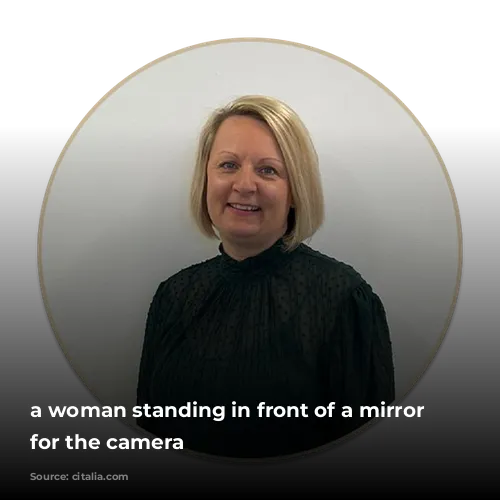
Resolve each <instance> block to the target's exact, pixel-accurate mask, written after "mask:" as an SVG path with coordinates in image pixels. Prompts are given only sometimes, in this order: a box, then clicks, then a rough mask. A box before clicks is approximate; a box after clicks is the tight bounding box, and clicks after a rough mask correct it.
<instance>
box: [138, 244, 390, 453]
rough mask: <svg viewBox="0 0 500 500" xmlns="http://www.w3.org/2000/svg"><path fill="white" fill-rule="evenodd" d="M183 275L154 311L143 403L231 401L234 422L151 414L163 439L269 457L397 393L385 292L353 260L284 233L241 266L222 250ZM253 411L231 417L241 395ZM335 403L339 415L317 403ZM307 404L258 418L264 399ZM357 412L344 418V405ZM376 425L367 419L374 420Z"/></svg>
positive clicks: (167, 285) (334, 434) (317, 438)
mask: <svg viewBox="0 0 500 500" xmlns="http://www.w3.org/2000/svg"><path fill="white" fill-rule="evenodd" d="M219 250H220V255H218V256H217V257H215V258H213V259H210V260H208V261H205V262H203V263H200V264H196V265H193V266H191V267H189V268H187V269H184V270H182V271H180V272H179V273H177V274H175V275H174V276H172V277H171V278H169V279H168V280H166V281H164V282H163V283H162V284H161V285H160V286H159V287H158V290H157V292H156V294H155V296H154V298H153V301H152V303H151V306H150V310H149V314H148V319H147V325H146V333H145V338H144V346H143V354H142V360H141V367H140V374H139V384H138V392H137V403H138V404H139V405H144V404H149V405H151V406H162V407H164V406H177V407H179V406H182V405H185V404H186V402H194V401H196V402H197V404H198V406H201V405H207V406H211V407H213V406H218V405H223V406H225V408H226V417H225V419H224V420H223V421H220V422H217V421H214V419H213V418H212V419H211V418H207V417H204V418H189V419H188V418H182V417H177V418H172V417H168V418H158V419H154V418H142V419H138V424H139V425H140V426H141V427H143V428H144V429H146V430H148V431H149V432H151V433H152V434H155V435H156V436H159V437H172V438H175V437H180V438H182V439H183V440H184V446H185V448H187V449H190V450H193V451H199V452H204V453H209V454H213V455H219V456H230V457H241V458H245V457H248V458H251V457H269V456H282V455H286V454H291V453H297V452H301V451H305V450H309V449H312V448H315V447H317V446H320V445H323V444H326V443H328V442H331V441H333V440H335V439H336V438H338V437H341V436H343V435H345V434H347V433H349V432H351V431H352V430H354V429H355V428H357V427H359V426H360V425H362V424H363V423H364V422H363V421H361V419H360V418H359V407H360V406H361V405H376V406H380V403H381V401H384V402H385V403H386V404H389V403H391V402H392V401H393V399H394V372H393V360H392V350H391V342H390V335H389V329H388V326H387V322H386V316H385V311H384V308H383V305H382V303H381V301H380V299H379V297H378V296H377V295H376V294H375V293H374V292H373V291H372V289H371V287H370V286H369V285H368V284H367V283H366V282H365V281H364V280H363V279H362V277H361V276H360V275H359V274H358V273H357V272H356V271H355V270H354V269H353V268H352V267H350V266H348V265H346V264H344V263H341V262H339V261H337V260H335V259H333V258H331V257H328V256H325V255H323V254H321V253H320V252H317V251H315V250H313V249H311V248H310V247H308V246H306V245H304V244H302V245H300V246H299V247H297V248H296V249H295V250H293V251H291V252H286V251H285V250H284V247H283V244H282V241H281V240H279V241H278V242H276V243H275V244H274V245H273V246H272V247H271V248H269V249H268V250H266V251H264V252H262V253H261V254H259V255H257V256H255V257H251V258H247V259H245V260H243V261H236V260H234V259H232V258H231V257H230V256H229V255H227V254H226V253H224V250H223V247H222V245H221V246H220V247H219ZM233 401H235V402H236V403H237V404H238V405H246V406H248V407H249V408H250V411H251V416H250V418H247V417H242V418H230V413H229V412H230V411H231V407H232V402H233ZM331 401H334V402H335V405H336V410H335V411H334V414H333V416H332V417H331V418H329V417H324V418H315V417H314V415H313V409H314V408H315V407H317V406H319V405H323V406H327V405H328V403H329V402H331ZM260 402H265V403H266V405H270V406H285V407H286V406H289V405H294V406H300V405H301V404H305V405H307V406H308V408H309V411H308V415H309V417H308V418H303V417H299V418H287V417H281V418H278V417H272V418H258V417H257V405H258V404H259V403H260ZM344 405H348V406H351V407H352V408H353V418H342V417H341V407H342V406H344ZM365 421H366V420H365Z"/></svg>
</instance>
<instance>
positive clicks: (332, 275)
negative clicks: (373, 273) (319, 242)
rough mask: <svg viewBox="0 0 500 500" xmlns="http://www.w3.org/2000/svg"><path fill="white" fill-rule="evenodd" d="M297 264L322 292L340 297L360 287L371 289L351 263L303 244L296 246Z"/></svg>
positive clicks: (346, 295)
mask: <svg viewBox="0 0 500 500" xmlns="http://www.w3.org/2000/svg"><path fill="white" fill-rule="evenodd" d="M297 254H298V255H297V257H298V258H297V266H298V267H299V268H301V273H303V274H304V275H305V276H307V278H308V280H311V281H313V282H315V283H316V284H317V285H318V289H319V290H322V291H323V293H326V294H327V295H331V293H334V294H335V295H336V296H337V298H339V299H342V298H345V297H348V296H349V295H352V293H353V292H355V291H356V290H357V289H359V288H360V287H362V288H366V289H368V290H371V287H370V285H368V283H367V282H366V281H365V280H364V278H363V277H362V276H361V274H360V273H359V272H358V271H357V270H356V269H354V267H352V266H351V265H349V264H347V263H345V262H342V261H340V260H338V259H336V258H334V257H331V256H329V255H326V254H324V253H322V252H320V251H318V250H315V249H313V248H311V247H309V246H307V245H305V244H302V245H300V246H299V247H298V248H297Z"/></svg>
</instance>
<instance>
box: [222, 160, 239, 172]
mask: <svg viewBox="0 0 500 500" xmlns="http://www.w3.org/2000/svg"><path fill="white" fill-rule="evenodd" d="M219 167H220V168H222V169H224V170H233V169H235V168H236V164H235V163H233V162H231V161H225V162H223V163H221V164H220V165H219Z"/></svg>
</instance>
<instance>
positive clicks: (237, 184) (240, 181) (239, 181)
mask: <svg viewBox="0 0 500 500" xmlns="http://www.w3.org/2000/svg"><path fill="white" fill-rule="evenodd" d="M234 189H235V190H236V191H240V192H254V191H255V190H256V189H257V185H256V183H255V172H254V171H253V167H252V166H250V165H248V166H242V167H240V169H239V170H238V172H237V174H236V178H235V181H234Z"/></svg>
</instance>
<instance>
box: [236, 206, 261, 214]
mask: <svg viewBox="0 0 500 500" xmlns="http://www.w3.org/2000/svg"><path fill="white" fill-rule="evenodd" d="M228 205H229V206H230V207H231V208H232V209H233V210H235V211H237V212H240V213H242V212H244V213H248V214H250V213H255V212H259V211H260V207H258V206H257V205H243V204H241V203H228Z"/></svg>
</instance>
